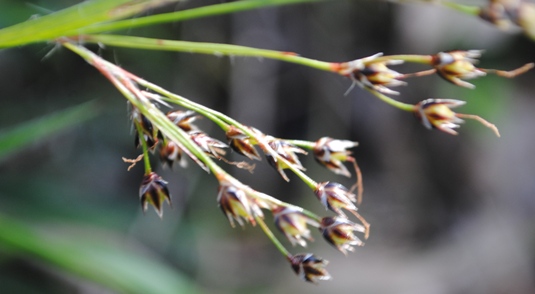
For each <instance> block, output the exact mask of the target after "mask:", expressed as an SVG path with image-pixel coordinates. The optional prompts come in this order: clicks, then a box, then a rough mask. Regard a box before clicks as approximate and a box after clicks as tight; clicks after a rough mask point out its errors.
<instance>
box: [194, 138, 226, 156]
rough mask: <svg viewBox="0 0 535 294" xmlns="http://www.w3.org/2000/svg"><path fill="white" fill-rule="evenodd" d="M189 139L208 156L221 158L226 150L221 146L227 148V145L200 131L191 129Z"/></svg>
mask: <svg viewBox="0 0 535 294" xmlns="http://www.w3.org/2000/svg"><path fill="white" fill-rule="evenodd" d="M189 134H190V136H191V139H192V140H193V142H195V143H196V144H197V145H198V146H199V147H201V149H202V150H203V151H204V152H205V153H206V154H208V155H209V156H210V157H213V158H217V159H221V158H222V156H223V155H225V154H226V151H225V150H223V149H222V148H228V145H227V144H225V143H223V142H221V141H219V140H217V139H214V138H212V137H210V136H208V135H207V134H205V133H203V132H201V131H191V132H190V133H189Z"/></svg>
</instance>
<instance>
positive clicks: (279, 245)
mask: <svg viewBox="0 0 535 294" xmlns="http://www.w3.org/2000/svg"><path fill="white" fill-rule="evenodd" d="M255 220H256V223H258V225H259V226H260V227H261V228H262V230H263V231H264V233H265V234H266V236H268V238H269V239H270V240H271V242H273V244H274V245H275V247H277V249H279V251H280V252H281V253H282V254H283V255H284V256H291V254H290V252H289V251H288V250H287V249H286V248H285V247H284V245H282V243H281V242H280V241H279V239H277V237H275V235H273V232H271V230H270V229H269V228H268V226H267V225H266V223H265V222H264V219H262V218H261V217H259V216H256V217H255Z"/></svg>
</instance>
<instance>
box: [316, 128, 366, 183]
mask: <svg viewBox="0 0 535 294" xmlns="http://www.w3.org/2000/svg"><path fill="white" fill-rule="evenodd" d="M358 144H359V143H357V142H352V141H348V140H336V139H333V138H329V137H323V138H320V139H319V140H317V141H316V142H315V144H314V148H313V152H314V158H315V159H316V161H318V162H319V163H321V164H322V165H324V166H325V167H327V168H328V169H330V170H331V171H333V172H334V173H335V174H338V175H343V176H346V177H351V174H350V173H349V171H348V170H347V168H346V167H345V166H344V164H343V162H344V161H348V160H352V159H353V158H352V157H351V156H350V155H351V151H349V150H347V149H349V148H353V147H356V146H358Z"/></svg>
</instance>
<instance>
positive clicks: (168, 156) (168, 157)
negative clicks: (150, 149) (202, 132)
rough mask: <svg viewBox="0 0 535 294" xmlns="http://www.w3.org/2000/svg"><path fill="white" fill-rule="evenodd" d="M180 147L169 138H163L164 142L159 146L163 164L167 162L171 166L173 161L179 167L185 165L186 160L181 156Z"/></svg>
mask: <svg viewBox="0 0 535 294" xmlns="http://www.w3.org/2000/svg"><path fill="white" fill-rule="evenodd" d="M182 153H183V152H182V149H180V147H179V146H178V144H176V143H175V142H174V141H171V140H164V143H163V144H162V145H161V146H160V160H161V161H162V162H163V164H164V165H165V164H167V165H169V166H170V167H173V164H174V163H175V162H178V163H179V165H180V166H181V167H186V165H187V161H186V160H185V158H184V157H183V156H182Z"/></svg>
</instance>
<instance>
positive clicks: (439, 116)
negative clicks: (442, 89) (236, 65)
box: [414, 99, 466, 135]
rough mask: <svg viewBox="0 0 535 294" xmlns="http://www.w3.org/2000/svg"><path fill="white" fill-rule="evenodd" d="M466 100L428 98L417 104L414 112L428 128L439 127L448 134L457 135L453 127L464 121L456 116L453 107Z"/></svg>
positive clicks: (462, 103)
mask: <svg viewBox="0 0 535 294" xmlns="http://www.w3.org/2000/svg"><path fill="white" fill-rule="evenodd" d="M465 103H466V102H464V101H460V100H454V99H427V100H424V101H421V102H420V103H418V104H417V105H416V109H415V112H414V114H415V115H416V117H417V118H419V119H420V121H421V122H422V124H423V125H424V126H425V127H426V128H427V129H432V128H437V129H439V130H441V131H443V132H446V133H448V134H452V135H457V132H456V131H454V130H453V129H456V128H458V127H459V124H460V123H463V122H464V121H463V120H462V119H460V118H458V117H457V116H456V113H455V112H453V111H452V110H451V108H455V107H459V106H461V105H464V104H465Z"/></svg>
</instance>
